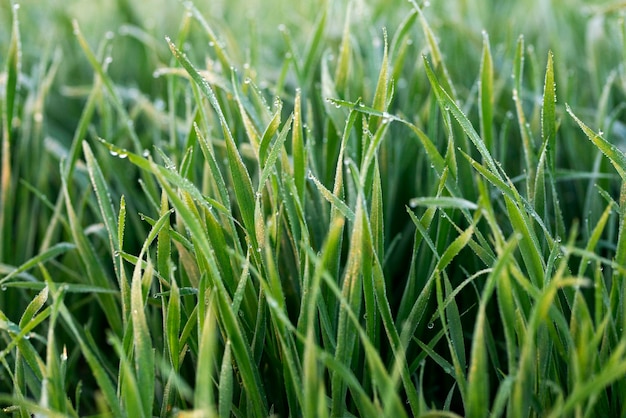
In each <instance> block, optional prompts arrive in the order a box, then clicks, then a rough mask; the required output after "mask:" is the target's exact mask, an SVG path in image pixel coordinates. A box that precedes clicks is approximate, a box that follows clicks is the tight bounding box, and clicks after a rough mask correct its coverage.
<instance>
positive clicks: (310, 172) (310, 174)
mask: <svg viewBox="0 0 626 418" xmlns="http://www.w3.org/2000/svg"><path fill="white" fill-rule="evenodd" d="M307 177H308V178H310V179H311V180H313V179H314V178H315V176H314V175H313V172H312V171H311V170H309V172H308V173H307Z"/></svg>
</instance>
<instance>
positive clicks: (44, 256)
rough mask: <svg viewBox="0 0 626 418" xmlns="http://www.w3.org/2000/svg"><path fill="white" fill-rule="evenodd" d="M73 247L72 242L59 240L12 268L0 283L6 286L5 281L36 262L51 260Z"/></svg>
mask: <svg viewBox="0 0 626 418" xmlns="http://www.w3.org/2000/svg"><path fill="white" fill-rule="evenodd" d="M75 248H76V246H75V245H74V244H71V243H68V242H60V243H58V244H55V245H53V246H52V247H50V248H48V249H47V250H45V251H43V252H41V253H39V254H38V255H36V256H35V257H33V258H31V259H30V260H28V261H26V262H25V263H23V264H22V265H20V266H18V267H15V268H13V269H12V270H11V272H10V273H9V274H7V275H6V276H4V277H3V278H2V279H0V285H3V286H6V285H7V282H9V281H11V280H12V279H13V278H15V277H18V276H19V275H20V274H21V273H24V272H26V271H28V270H30V269H32V268H33V267H36V266H37V265H38V264H42V263H45V262H47V261H49V260H53V259H55V258H56V257H58V256H60V255H62V254H65V253H67V252H68V251H71V250H74V249H75Z"/></svg>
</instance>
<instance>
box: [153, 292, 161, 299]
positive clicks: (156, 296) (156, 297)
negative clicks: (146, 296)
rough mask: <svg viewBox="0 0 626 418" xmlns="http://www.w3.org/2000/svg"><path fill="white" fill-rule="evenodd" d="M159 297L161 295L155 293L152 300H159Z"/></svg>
mask: <svg viewBox="0 0 626 418" xmlns="http://www.w3.org/2000/svg"><path fill="white" fill-rule="evenodd" d="M159 296H160V295H159V294H158V293H155V294H154V295H152V298H153V299H158V298H159Z"/></svg>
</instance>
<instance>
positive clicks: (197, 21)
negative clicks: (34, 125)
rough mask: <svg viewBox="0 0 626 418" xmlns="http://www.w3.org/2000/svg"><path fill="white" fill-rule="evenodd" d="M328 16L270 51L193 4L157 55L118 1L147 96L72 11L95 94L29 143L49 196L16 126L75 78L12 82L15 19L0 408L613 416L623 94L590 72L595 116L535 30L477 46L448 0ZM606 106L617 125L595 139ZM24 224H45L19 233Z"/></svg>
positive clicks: (619, 374)
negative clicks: (35, 100) (44, 93)
mask: <svg viewBox="0 0 626 418" xmlns="http://www.w3.org/2000/svg"><path fill="white" fill-rule="evenodd" d="M235 3H237V2H235ZM320 3H321V4H320V7H318V8H316V10H315V11H314V13H313V14H311V15H310V16H307V17H306V19H304V18H303V19H301V20H298V22H299V24H300V25H301V29H302V30H299V31H298V32H297V33H296V32H293V31H290V30H288V29H287V28H288V27H290V25H292V24H293V23H294V22H292V21H289V22H285V23H287V25H282V26H280V27H279V29H277V30H276V31H275V33H274V36H275V38H276V39H278V41H275V42H277V43H276V44H275V45H273V47H275V48H272V51H269V52H267V53H266V52H265V51H260V50H257V49H255V48H260V47H261V46H262V47H263V48H265V46H264V45H262V44H260V43H258V42H256V40H252V41H249V45H250V46H247V44H246V42H248V41H246V40H245V37H242V36H241V35H239V36H240V38H238V37H237V36H238V35H237V34H238V33H239V32H238V30H237V28H236V26H237V25H232V26H233V28H230V29H228V28H226V27H225V26H223V25H221V22H220V19H218V18H216V17H215V16H211V15H206V14H204V13H203V11H202V10H201V7H200V6H195V5H193V4H192V3H185V4H184V5H181V6H179V7H180V9H181V11H184V12H185V15H184V17H183V18H182V23H181V24H180V27H179V29H178V33H175V34H174V36H172V38H171V39H173V40H170V38H167V40H166V41H161V39H163V38H165V36H163V35H164V34H159V35H158V36H156V37H155V38H151V36H152V35H151V34H150V30H149V29H148V28H147V27H146V28H144V27H141V25H142V23H141V19H140V17H141V14H136V13H135V12H134V11H133V10H132V8H133V6H132V5H130V4H129V3H127V2H120V4H119V7H120V10H122V11H123V13H121V15H124V16H126V17H128V18H129V19H131V21H130V22H129V24H132V25H134V26H132V27H130V26H129V27H127V28H126V29H125V30H126V31H130V32H132V33H134V34H135V35H139V34H141V36H136V37H134V38H133V42H136V44H135V45H134V46H135V47H138V48H139V50H140V51H143V52H144V53H145V54H146V55H147V56H150V57H152V58H153V59H154V60H155V61H158V62H159V64H158V65H159V67H158V68H155V69H154V70H155V74H154V77H153V76H152V74H149V75H147V76H143V75H142V76H143V77H147V78H146V79H142V80H140V81H142V84H146V85H151V86H154V91H151V92H141V91H139V92H138V91H136V89H133V88H130V87H128V86H126V85H125V84H124V82H122V81H119V82H118V81H116V77H115V75H114V74H115V73H114V70H116V69H119V68H116V67H115V61H113V62H111V59H110V57H111V53H112V51H114V50H115V48H117V47H118V46H119V45H124V42H127V41H128V39H124V40H123V41H122V40H118V39H117V38H116V35H113V36H105V37H104V39H103V41H102V42H101V43H100V44H99V46H98V48H96V49H92V48H91V46H90V41H89V40H90V39H91V38H90V36H89V35H91V34H90V33H89V32H88V31H87V30H86V33H83V31H82V30H81V27H83V28H87V27H88V26H87V25H83V24H81V25H80V27H79V24H78V23H76V21H75V22H74V24H73V26H72V28H73V31H74V35H75V39H74V41H75V43H76V44H77V46H78V48H79V49H80V50H81V51H82V52H83V54H84V58H85V61H86V62H85V64H86V65H88V67H89V68H90V73H89V74H90V76H91V75H93V81H92V84H91V85H90V86H89V88H87V89H85V91H84V92H83V93H82V94H83V96H82V97H83V99H84V101H83V103H82V105H83V106H82V110H81V113H80V114H76V115H75V116H76V117H75V119H76V120H75V122H76V123H75V126H73V127H72V129H71V130H70V135H67V137H68V141H67V143H65V142H63V141H62V140H57V139H54V138H51V137H52V136H53V135H55V134H54V132H53V131H49V132H48V131H45V130H43V131H39V133H38V134H37V135H34V137H35V138H39V139H41V141H42V142H43V137H44V136H43V132H46V135H49V136H50V138H48V140H47V144H48V149H47V151H46V153H44V155H45V156H46V158H45V161H46V166H48V165H54V166H55V167H58V168H55V170H56V171H55V174H54V176H51V177H53V178H52V179H50V182H46V181H43V180H41V178H36V180H37V181H33V179H34V178H35V177H32V176H31V174H30V173H29V171H28V170H27V169H25V168H24V166H25V164H26V162H24V161H22V160H21V159H20V158H18V157H16V156H18V155H21V154H22V153H23V150H22V148H21V147H22V145H21V143H20V140H22V141H23V140H24V137H25V136H26V135H27V134H28V131H27V130H24V128H23V125H20V123H19V122H20V118H21V119H22V120H26V119H28V118H29V117H30V118H32V119H35V116H32V115H29V114H28V112H30V111H32V109H31V108H29V107H28V106H26V103H28V101H27V100H24V99H23V97H26V96H27V95H28V94H31V92H30V89H35V87H33V86H37V85H39V84H43V80H42V79H46V78H47V77H52V76H53V74H54V73H55V72H56V71H57V70H56V69H54V68H56V67H55V66H56V65H59V66H60V65H61V64H60V62H61V61H60V60H59V61H58V62H59V63H58V64H54V65H53V64H51V63H48V61H46V64H45V65H44V67H46V65H49V67H50V68H48V67H46V69H45V70H44V71H42V74H41V75H39V79H36V77H34V76H33V79H34V81H32V83H31V82H30V79H28V78H27V77H25V76H24V75H23V74H22V73H21V72H22V71H23V70H22V67H23V66H22V65H21V64H20V60H21V51H22V49H23V48H24V46H23V42H21V41H20V37H21V31H24V26H23V25H22V26H21V28H20V27H18V20H19V19H18V18H19V12H18V9H17V8H15V7H13V6H14V5H13V3H11V7H12V8H11V10H12V14H11V21H12V22H13V23H12V24H13V26H12V27H13V30H12V32H11V34H10V35H9V36H8V37H7V43H6V51H7V54H6V55H5V57H6V58H3V59H4V60H5V61H4V67H3V68H4V70H3V71H4V72H3V73H2V77H1V78H0V80H1V81H2V92H3V97H2V107H1V108H0V110H1V111H2V127H3V134H2V135H3V136H2V144H3V145H2V160H3V165H2V176H1V180H2V184H1V185H0V203H1V205H2V206H0V214H1V216H0V230H1V231H2V234H1V235H2V237H0V240H1V241H2V244H1V245H0V261H1V262H2V264H0V274H1V276H0V286H1V287H2V292H1V293H0V301H1V302H2V304H0V341H2V342H3V343H4V345H3V346H1V347H0V367H1V370H2V372H0V373H1V375H0V376H2V377H3V379H2V380H0V391H1V392H2V393H0V402H1V403H2V408H3V413H7V414H14V415H15V416H28V415H29V414H31V413H38V414H42V415H49V416H82V415H86V414H104V415H106V414H109V415H113V416H153V415H159V416H162V417H167V416H173V415H176V414H178V415H179V416H220V417H227V416H238V417H243V416H259V417H261V416H269V415H272V414H275V415H278V416H283V415H284V416H288V415H292V416H309V417H312V416H357V415H358V416H399V417H402V416H458V415H464V416H470V417H484V416H501V415H507V416H520V417H525V416H564V415H565V416H566V415H574V414H575V415H580V416H612V415H619V414H621V413H623V411H624V401H623V399H624V398H625V397H626V384H625V383H624V381H625V380H624V376H626V340H625V337H624V335H623V332H622V330H623V326H624V321H626V312H625V311H624V303H623V298H624V295H623V284H624V275H625V274H626V268H625V267H624V264H625V263H626V234H625V233H624V220H625V219H626V206H625V205H626V199H625V196H626V191H625V190H626V189H625V188H624V186H623V184H624V180H626V159H625V158H624V156H623V152H622V151H621V148H620V147H621V144H620V143H619V132H620V131H619V129H620V125H619V124H618V122H617V121H618V120H619V115H620V114H621V113H620V112H621V108H620V106H619V105H615V104H613V103H612V102H611V100H610V96H611V92H612V91H613V90H612V89H613V88H617V87H614V86H615V85H617V83H614V81H613V80H614V79H613V78H611V79H610V80H608V81H606V83H605V82H604V81H602V82H601V83H598V82H599V80H594V81H595V82H596V84H598V85H605V90H604V92H603V93H602V97H601V98H600V99H601V101H602V106H601V110H599V111H598V115H596V114H589V113H590V111H589V108H591V107H593V106H594V104H593V103H587V102H584V101H583V99H580V101H579V100H578V99H577V98H578V97H579V96H577V95H576V93H577V92H576V91H573V90H572V89H571V88H570V89H568V88H567V83H568V82H570V81H568V80H567V79H565V81H563V84H561V83H562V82H561V80H563V79H564V78H566V75H565V74H563V71H562V69H563V68H565V67H564V62H565V60H567V59H568V58H567V57H563V56H560V55H559V54H558V53H557V54H555V55H554V56H553V55H552V53H551V52H549V50H548V48H545V50H544V47H545V45H544V44H542V43H539V40H538V39H537V38H534V39H533V38H531V39H530V42H529V40H528V38H522V37H520V38H517V39H512V40H511V39H508V38H503V37H502V35H501V30H500V29H499V28H498V27H492V28H488V29H493V30H494V32H495V35H488V34H487V33H488V31H485V32H483V33H482V35H481V34H480V33H473V31H474V29H473V27H474V26H475V24H474V23H472V24H469V23H465V24H461V23H462V21H459V20H458V19H462V17H454V16H453V14H452V13H451V12H450V10H448V9H447V7H450V6H446V5H445V4H443V3H442V4H433V5H431V7H430V8H427V7H426V5H425V4H418V3H417V2H415V1H411V2H410V3H409V4H406V3H404V4H402V5H397V6H398V10H402V11H403V13H402V14H403V16H402V17H401V18H400V17H398V16H395V15H394V16H392V15H391V14H389V13H388V10H387V8H386V7H385V4H383V2H380V4H379V3H378V2H374V3H372V5H370V6H371V8H365V9H363V8H362V7H363V6H364V5H363V4H361V3H360V2H357V1H348V2H346V3H347V4H339V5H338V4H332V2H320ZM566 3H567V2H566ZM503 4H504V3H503ZM338 6H341V8H342V10H345V15H342V16H335V13H337V10H339V9H338ZM465 6H467V4H466V5H465ZM505 6H506V5H502V4H501V5H500V6H499V7H501V8H503V9H506V7H505ZM138 7H139V6H138ZM291 7H292V8H294V10H295V9H296V8H298V7H300V8H301V9H300V10H305V9H306V5H292V6H291ZM507 7H508V6H507ZM511 7H512V6H511ZM520 7H521V6H520ZM567 7H569V8H571V7H573V6H572V5H571V4H568V5H567ZM341 8H340V9H341ZM481 10H482V9H481ZM594 10H595V9H594ZM477 11H478V9H476V10H472V13H473V15H474V16H475V15H476V14H477ZM294 13H295V12H294ZM494 13H495V12H494ZM594 13H598V14H599V15H598V16H602V17H603V18H606V19H607V21H609V20H610V19H611V17H610V15H609V14H607V13H606V12H604V11H601V10H597V11H595V12H594ZM291 18H292V19H295V18H293V17H291ZM376 19H381V20H389V22H390V23H389V24H388V25H385V26H386V27H387V29H379V28H376V29H372V22H375V21H376V22H378V20H376ZM455 19H456V20H455ZM242 21H245V19H244V20H242ZM336 22H339V27H340V29H339V30H338V31H337V30H335V28H334V26H333V25H334V24H335V23H336ZM554 22H557V20H554ZM249 23H250V22H248V24H249ZM264 24H265V23H264ZM555 24H556V23H555ZM244 26H245V25H244ZM291 27H293V26H291ZM392 28H394V29H392ZM247 29H250V31H251V33H253V35H251V37H254V36H255V34H256V32H254V30H253V27H252V25H250V28H247ZM363 29H367V30H363ZM152 30H154V29H152ZM387 32H389V34H388V33H387ZM498 34H499V35H498ZM281 35H282V38H281ZM388 37H389V39H391V41H390V42H389V39H388ZM459 37H462V38H463V42H464V43H463V45H464V46H465V48H464V50H463V51H461V50H459V51H453V50H451V49H449V48H453V47H452V46H451V45H454V42H458V40H457V38H459ZM198 38H200V39H201V40H200V41H198ZM1 39H2V38H0V40H1ZM118 42H119V43H118ZM533 42H537V45H538V46H537V48H536V51H540V52H534V51H533V50H532V48H529V46H528V45H532V44H533ZM614 42H616V43H620V42H622V43H623V40H622V41H619V40H615V41H614ZM207 44H208V45H209V48H208V49H207V48H206V45H207ZM156 45H161V46H156ZM198 45H203V48H198ZM259 45H260V46H259ZM301 45H303V46H302V47H301ZM620 46H621V47H622V48H623V45H620ZM167 47H169V52H171V55H166V54H164V53H163V51H167V49H168V48H167ZM238 47H239V48H241V50H239V49H238ZM160 48H162V50H163V51H161V49H160ZM246 48H249V49H246ZM552 49H554V50H555V51H565V50H564V48H562V47H559V46H554V48H552ZM157 50H158V51H157ZM275 51H278V52H275ZM274 53H275V54H278V55H280V54H283V53H285V54H286V56H285V57H284V58H285V59H284V60H283V59H282V58H283V57H282V56H281V57H279V58H281V59H276V61H275V62H272V60H273V59H275V57H274V58H272V54H274ZM456 54H458V55H459V56H460V57H461V58H462V59H463V60H464V61H462V62H463V63H464V64H463V68H456V66H458V65H459V64H458V61H455V58H454V57H455V55H456ZM261 57H263V58H261ZM538 57H547V58H546V62H545V63H544V62H542V61H541V59H540V58H538ZM263 59H267V60H268V64H267V65H264V64H263V63H262V62H260V61H263ZM525 60H528V61H525ZM54 62H57V61H54ZM527 64H529V65H527ZM544 64H545V65H544ZM592 64H593V65H592ZM597 64H598V63H597V62H594V63H590V67H591V68H594V71H592V73H593V74H594V75H595V76H596V77H598V76H599V75H600V74H601V72H600V71H598V65H597ZM256 66H258V67H256ZM53 67H54V68H53ZM544 68H545V70H544ZM622 72H623V70H622V69H621V67H620V68H615V69H614V71H613V75H612V76H611V77H622V78H623V75H622ZM470 73H471V75H470V76H468V74H470ZM511 73H512V78H511V77H510V75H511ZM468 77H469V78H473V81H472V83H474V84H472V85H466V84H465V83H466V81H467V79H468ZM20 80H28V82H27V81H20ZM557 84H558V86H559V90H556V86H557ZM561 85H564V87H563V88H561ZM33 94H34V93H33ZM613 94H615V95H616V96H618V97H620V96H619V95H620V94H623V92H621V91H617V92H614V93H613ZM151 95H154V97H152V96H151ZM138 96H139V97H140V98H139V99H137V97H138ZM557 98H558V100H557ZM585 100H588V98H587V97H585ZM137 102H142V103H144V105H143V106H145V107H141V106H139V105H137ZM568 102H569V103H572V108H570V107H569V106H567V105H565V106H562V105H560V103H568ZM611 106H613V107H615V109H610V108H611ZM145 109H149V111H147V110H145ZM572 109H573V110H572ZM568 114H569V116H570V117H568V116H567V115H568ZM600 114H601V115H600ZM609 114H610V115H611V117H612V118H613V121H612V122H611V123H612V124H611V123H609V124H607V126H606V127H604V129H605V130H607V134H605V133H602V132H597V133H596V132H595V131H594V130H593V129H591V128H589V126H588V125H587V124H586V123H585V122H583V121H587V120H594V123H602V124H603V125H604V124H605V120H606V119H607V115H609ZM577 115H580V116H577ZM594 116H596V117H595V119H594ZM598 121H599V122H598ZM514 125H517V127H514ZM45 126H47V125H43V127H42V128H41V129H44V127H45ZM611 127H612V128H611ZM609 129H612V131H609ZM581 131H582V132H581ZM609 132H611V133H613V134H614V135H615V136H616V137H617V138H618V139H616V140H611V136H610V135H609ZM584 136H586V137H587V138H588V139H589V141H586V140H584ZM69 138H71V139H69ZM55 147H56V148H55ZM53 150H56V154H55V153H54V151H53ZM572 150H575V154H579V155H580V158H571V155H572V154H571V153H572ZM50 155H54V156H55V157H54V158H57V157H56V156H57V155H58V160H59V161H56V160H55V159H54V158H53V157H50ZM589 155H593V158H587V157H588V156H589ZM48 160H52V161H53V162H54V164H52V163H51V162H50V161H48ZM592 160H593V161H592ZM589 161H592V162H593V164H594V165H593V166H590V165H588V162H589ZM614 172H617V175H615V173H614ZM57 176H58V177H57ZM136 180H139V185H137V184H136ZM54 181H56V182H57V184H55V183H54ZM594 182H596V183H597V186H598V187H597V188H594V186H593V183H594ZM620 188H621V190H620ZM580 190H583V191H584V192H585V193H584V198H582V199H583V200H584V201H583V202H580V200H581V195H580V194H578V192H579V191H580ZM14 196H17V197H16V198H14ZM25 196H26V197H25ZM598 197H601V199H598ZM13 200H15V202H18V203H16V207H12V205H11V204H10V202H11V201H13ZM32 200H36V201H37V202H38V205H41V206H40V207H41V210H39V209H37V210H35V209H30V202H31V201H32ZM603 200H604V201H603ZM598 201H599V202H600V203H598ZM26 207H29V210H27V211H22V210H20V209H24V208H26ZM22 212H23V213H29V214H36V215H37V216H38V219H39V220H44V221H45V222H44V224H43V225H33V228H34V229H35V231H34V232H28V233H27V234H26V235H27V236H28V238H24V239H22V238H20V236H19V234H17V233H18V232H20V229H19V228H20V227H19V226H13V220H14V219H16V220H18V221H19V222H17V223H16V224H15V225H24V224H25V223H26V221H25V220H24V219H23V218H24V215H23V214H22ZM33 224H36V222H33ZM580 225H582V228H585V229H583V230H582V231H581V230H579V226H580ZM16 237H17V238H16ZM12 239H15V240H16V242H15V248H12V247H11V245H12V244H13V243H12V241H11V240H12ZM35 244H37V245H35ZM37 247H39V248H38V250H34V249H35V248H37ZM16 249H17V250H16ZM18 252H20V254H19V255H18V254H17V253H18ZM9 295H11V297H9ZM7 382H8V383H7Z"/></svg>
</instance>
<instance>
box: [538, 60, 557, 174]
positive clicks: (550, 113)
mask: <svg viewBox="0 0 626 418" xmlns="http://www.w3.org/2000/svg"><path fill="white" fill-rule="evenodd" d="M556 125H557V123H556V83H555V81H554V64H553V56H552V52H549V53H548V63H547V64H546V78H545V82H544V86H543V107H542V109H541V137H542V139H543V142H544V144H546V148H547V150H548V167H549V168H550V172H552V173H554V169H555V165H556V161H555V160H556Z"/></svg>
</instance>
